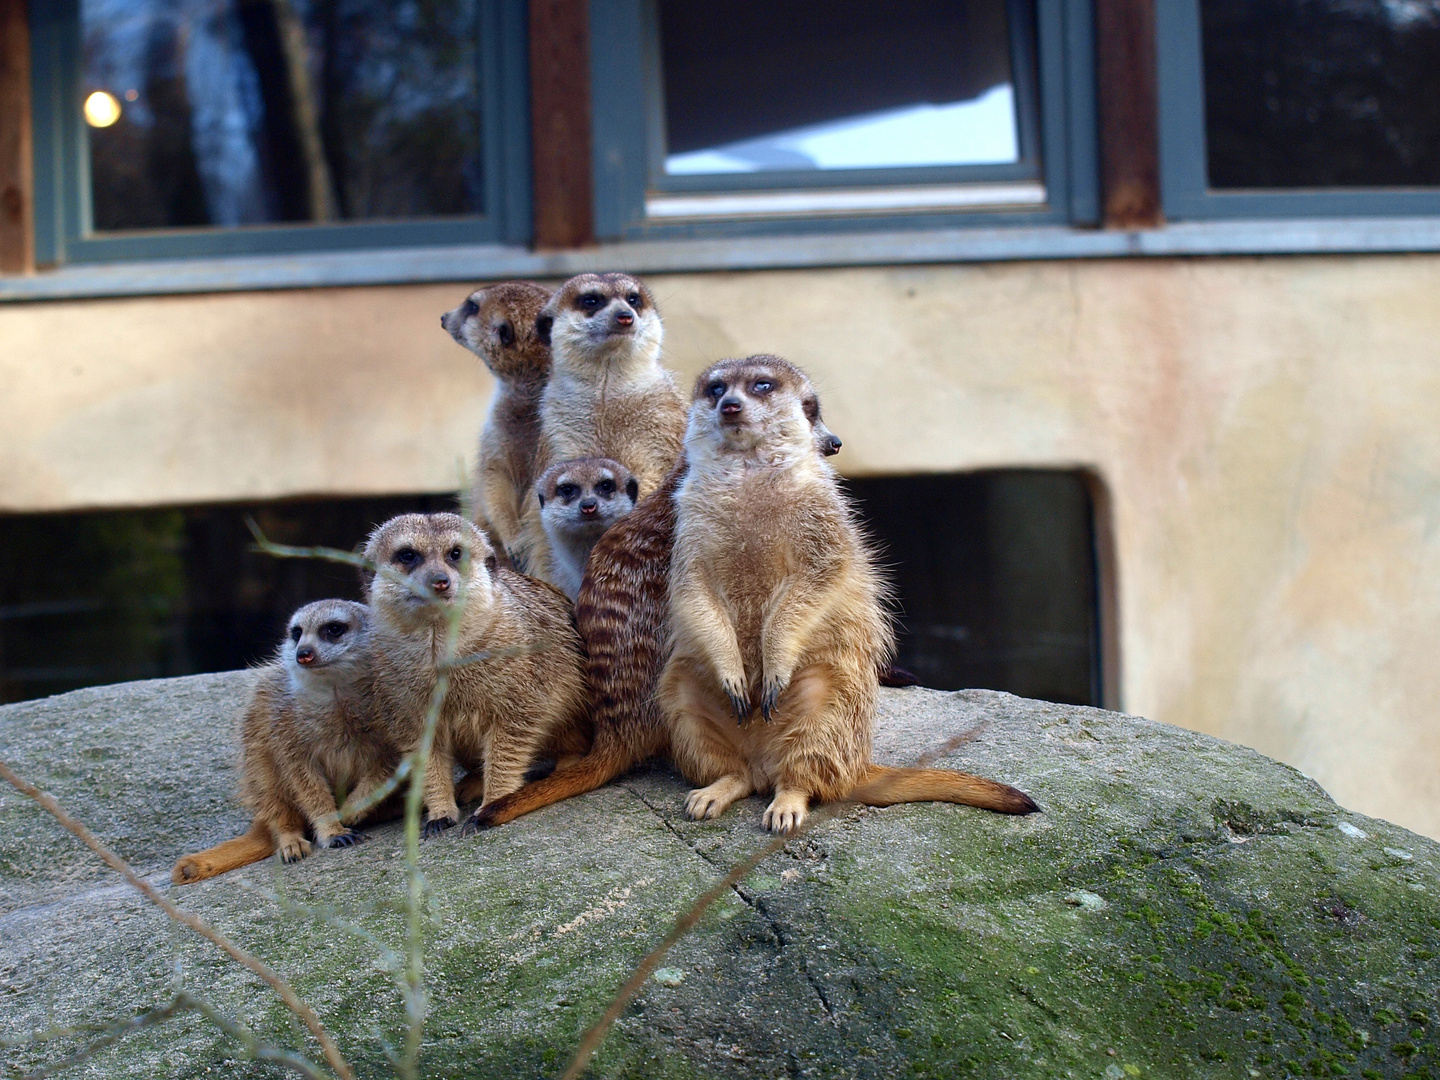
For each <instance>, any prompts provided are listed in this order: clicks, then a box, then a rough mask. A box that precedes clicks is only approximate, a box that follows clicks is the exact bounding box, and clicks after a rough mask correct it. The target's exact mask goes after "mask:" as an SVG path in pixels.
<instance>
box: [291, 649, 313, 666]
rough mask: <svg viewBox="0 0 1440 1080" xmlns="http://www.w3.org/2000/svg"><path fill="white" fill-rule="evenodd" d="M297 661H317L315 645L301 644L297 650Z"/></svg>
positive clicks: (302, 662)
mask: <svg viewBox="0 0 1440 1080" xmlns="http://www.w3.org/2000/svg"><path fill="white" fill-rule="evenodd" d="M295 662H296V663H297V664H313V663H314V662H315V647H314V646H313V645H301V646H300V648H298V649H296V650H295Z"/></svg>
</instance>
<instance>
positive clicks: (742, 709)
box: [670, 573, 753, 724]
mask: <svg viewBox="0 0 1440 1080" xmlns="http://www.w3.org/2000/svg"><path fill="white" fill-rule="evenodd" d="M670 610H671V612H672V617H673V618H674V620H675V622H676V623H678V624H679V625H678V626H677V627H676V635H675V636H676V638H677V639H685V640H686V646H687V651H688V652H690V653H691V654H692V655H696V656H703V657H704V658H705V660H706V661H708V662H709V664H710V667H711V669H712V670H713V671H714V672H715V678H716V679H717V680H718V681H719V683H720V691H721V693H723V694H724V695H725V697H726V698H727V699H728V700H729V702H730V708H731V710H732V711H733V712H734V714H735V720H736V722H737V723H740V724H743V723H745V721H746V720H747V719H748V718H749V716H750V713H751V712H752V710H753V706H752V705H751V703H750V687H749V685H748V682H747V680H746V678H745V658H744V657H743V656H742V655H741V652H740V641H739V639H738V638H737V637H736V635H735V624H734V623H733V622H732V621H731V619H730V615H729V613H728V612H726V611H725V608H724V606H723V605H722V604H721V602H720V597H718V596H717V595H716V594H715V591H714V590H713V589H712V588H711V587H710V585H709V583H708V582H706V581H704V580H702V579H701V578H700V576H699V575H698V574H694V573H691V574H689V575H687V576H686V577H685V578H683V579H681V581H679V582H678V583H677V584H676V586H675V591H674V593H673V595H672V597H671V601H670Z"/></svg>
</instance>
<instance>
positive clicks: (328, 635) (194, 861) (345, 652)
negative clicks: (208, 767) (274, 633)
mask: <svg viewBox="0 0 1440 1080" xmlns="http://www.w3.org/2000/svg"><path fill="white" fill-rule="evenodd" d="M372 658H373V632H372V625H371V618H370V610H369V609H368V608H367V607H366V606H365V605H364V604H357V603H354V602H353V601H350V600H318V601H316V602H315V603H313V604H306V605H305V606H304V607H302V608H300V610H298V611H297V612H295V614H294V615H292V616H291V617H290V623H289V629H288V631H287V633H286V637H285V640H284V641H283V642H282V643H281V645H280V648H279V650H278V654H277V656H276V657H275V659H274V660H272V661H271V662H270V663H268V664H266V665H265V666H264V667H263V668H261V669H260V680H259V682H258V683H257V684H256V686H255V690H254V693H253V694H252V696H251V699H250V704H249V706H248V708H247V709H246V710H245V715H244V718H243V720H242V721H241V730H240V739H241V745H242V747H243V758H242V765H241V778H240V799H241V802H242V803H243V804H244V805H245V807H246V808H247V809H249V810H250V811H251V812H252V813H253V814H254V822H253V823H252V824H251V826H250V831H249V832H248V833H246V834H245V835H244V836H241V837H237V838H236V839H234V840H227V841H225V843H223V844H219V845H217V846H216V847H213V848H209V849H208V850H206V851H201V852H197V853H196V854H194V855H186V856H185V857H184V858H182V859H181V860H180V861H179V862H177V863H176V864H175V868H174V870H173V871H172V872H171V880H173V881H174V882H175V883H176V884H177V885H183V884H188V883H190V882H195V881H203V880H204V879H205V878H208V877H214V876H215V875H216V874H223V873H225V872H226V871H228V870H234V869H236V868H237V867H240V866H246V865H248V864H250V863H253V862H258V861H259V860H260V859H263V858H265V857H266V856H267V855H269V854H270V853H271V852H273V851H276V850H277V849H278V850H279V852H280V857H281V858H282V859H283V860H284V861H285V862H287V863H288V862H295V861H297V860H299V859H302V858H304V857H305V856H306V855H308V854H309V853H310V850H311V842H310V841H309V840H307V839H306V837H305V832H306V829H307V828H308V829H309V830H310V831H311V832H312V833H313V834H314V837H315V845H316V846H318V847H345V846H348V845H350V844H354V843H357V842H359V841H361V840H363V839H365V834H364V833H359V832H355V831H354V830H352V829H349V828H347V827H346V826H344V825H343V824H341V822H340V814H339V806H338V804H339V803H342V802H344V801H345V798H346V796H347V794H350V795H354V796H357V797H360V798H364V797H365V795H366V794H367V793H368V792H370V791H373V790H374V789H375V788H376V787H377V786H379V785H380V784H381V783H383V782H384V781H385V780H386V779H387V778H388V777H389V776H390V774H391V773H393V772H394V771H395V768H396V766H397V765H399V763H400V755H399V751H398V749H397V747H396V746H395V743H394V741H393V740H392V739H391V738H390V736H389V732H388V729H387V726H386V724H385V722H384V717H383V715H381V714H380V713H379V712H377V701H376V698H375V694H374V687H373V684H372V683H371V682H370V671H371V664H372Z"/></svg>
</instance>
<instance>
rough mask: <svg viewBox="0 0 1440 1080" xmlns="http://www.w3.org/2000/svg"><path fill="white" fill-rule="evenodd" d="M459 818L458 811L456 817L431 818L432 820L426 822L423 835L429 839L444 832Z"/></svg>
mask: <svg viewBox="0 0 1440 1080" xmlns="http://www.w3.org/2000/svg"><path fill="white" fill-rule="evenodd" d="M459 820H460V815H459V814H458V813H457V814H455V816H454V817H438V818H431V819H430V820H428V821H427V822H425V828H424V830H423V831H422V832H421V836H422V837H424V838H425V839H426V840H429V839H430V838H431V837H432V836H439V835H440V834H441V833H443V832H444V831H445V830H446V829H448V828H450V826H452V825H454V824H455V823H456V822H457V821H459Z"/></svg>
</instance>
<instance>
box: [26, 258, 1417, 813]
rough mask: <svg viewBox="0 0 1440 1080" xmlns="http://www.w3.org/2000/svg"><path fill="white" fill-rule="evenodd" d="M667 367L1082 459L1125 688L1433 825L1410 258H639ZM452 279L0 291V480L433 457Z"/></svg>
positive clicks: (38, 503) (442, 440) (85, 483)
mask: <svg viewBox="0 0 1440 1080" xmlns="http://www.w3.org/2000/svg"><path fill="white" fill-rule="evenodd" d="M651 284H652V286H653V287H654V289H655V292H656V294H657V295H658V297H659V299H660V302H661V306H662V310H663V312H664V313H665V316H666V325H667V327H668V335H667V354H668V357H669V361H670V363H671V364H672V365H673V366H675V367H676V368H677V369H679V370H681V371H682V372H684V373H685V374H687V375H689V374H691V373H693V372H694V371H696V370H698V369H699V368H700V367H701V366H703V364H704V363H705V362H706V361H707V360H709V359H713V358H716V357H719V356H722V355H734V354H743V353H747V352H755V351H762V350H763V351H772V352H778V353H781V354H783V355H785V356H788V357H790V358H791V359H793V360H795V361H797V362H799V363H800V364H802V365H803V366H805V367H807V368H808V369H810V370H811V371H812V372H813V373H814V375H815V377H816V381H817V383H818V385H819V386H820V389H821V393H822V397H823V400H824V403H825V410H826V417H827V420H828V421H829V423H830V425H831V427H833V428H834V429H835V430H836V431H837V432H838V433H839V434H840V435H841V436H842V437H843V438H844V440H845V451H844V452H843V454H842V456H841V457H840V459H838V460H839V462H840V463H841V464H842V465H843V467H844V468H845V469H847V470H848V471H850V472H852V473H856V474H861V473H901V472H911V471H916V470H963V469H973V468H979V467H987V466H995V465H1046V466H1051V465H1063V466H1072V465H1084V466H1089V467H1091V468H1093V469H1094V470H1095V471H1096V472H1097V473H1098V474H1099V475H1100V476H1101V477H1102V478H1103V479H1104V481H1105V483H1106V484H1107V485H1108V488H1109V492H1110V495H1111V500H1112V507H1113V530H1114V539H1115V555H1116V563H1117V567H1118V575H1117V577H1118V581H1117V593H1118V606H1119V636H1120V643H1121V662H1122V678H1121V686H1122V694H1123V704H1124V707H1125V708H1127V709H1128V710H1130V711H1134V712H1138V713H1142V714H1144V715H1147V716H1151V717H1154V718H1156V719H1160V720H1166V721H1169V722H1171V723H1176V724H1183V725H1186V726H1189V727H1194V728H1198V729H1200V730H1203V731H1208V732H1212V733H1214V734H1217V735H1222V736H1224V737H1226V738H1230V739H1235V740H1237V741H1239V742H1243V743H1247V744H1249V745H1251V746H1255V747H1257V748H1259V749H1260V750H1262V751H1264V752H1266V753H1268V754H1271V755H1273V756H1275V757H1278V758H1280V759H1282V760H1284V761H1288V762H1290V763H1291V764H1294V765H1296V766H1298V767H1299V768H1301V769H1303V770H1304V771H1306V772H1307V773H1309V774H1311V775H1312V776H1314V777H1315V778H1316V779H1318V780H1319V781H1320V782H1321V783H1322V784H1324V785H1325V787H1326V788H1327V789H1329V790H1330V791H1331V792H1332V793H1333V794H1334V795H1335V796H1336V797H1337V798H1338V799H1339V800H1340V801H1341V802H1342V803H1345V804H1347V805H1349V806H1352V807H1354V808H1356V809H1358V810H1363V811H1366V812H1369V813H1373V814H1379V815H1381V816H1384V817H1388V818H1391V819H1392V820H1395V821H1398V822H1400V823H1402V824H1405V825H1408V826H1410V827H1411V828H1414V829H1417V830H1419V831H1421V832H1425V833H1428V834H1429V835H1431V836H1440V725H1437V711H1440V657H1437V656H1436V652H1437V644H1440V257H1432V256H1400V257H1388V256H1386V257H1379V256H1371V257H1362V258H1338V257H1336V258H1329V257H1327V258H1268V259H1208V260H1145V261H1139V260H1137V261H1118V262H1068V263H1030V264H1002V265H989V266H939V267H916V268H899V269H880V270H829V271H795V272H788V271H787V272H769V273H745V274H741V273H728V274H712V275H699V274H697V275H670V276H663V277H655V278H652V279H651ZM463 292H464V290H463V288H460V287H455V286H414V287H403V288H401V287H396V288H357V289H337V290H314V291H296V292H282V293H251V294H231V295H218V296H203V297H174V298H166V299H141V300H102V301H88V302H74V303H70V302H66V303H58V302H57V303H44V304H31V305H8V306H0V385H3V387H4V393H3V394H0V509H7V510H35V509H47V508H59V507H80V506H102V505H104V506H111V505H144V504H156V503H171V502H178V503H183V502H196V501H209V500H218V499H240V498H245V499H249V498H257V497H269V496H281V495H290V494H303V493H337V494H338V493H362V492H377V493H378V492H405V491H421V490H429V491H433V490H443V489H447V488H453V487H455V486H456V484H457V480H456V477H457V470H458V465H457V463H458V462H459V461H460V460H462V459H463V458H465V457H467V456H468V454H469V453H470V449H471V443H472V440H473V437H474V433H475V431H476V429H477V427H478V424H479V420H480V417H481V415H482V413H483V409H484V405H485V400H486V396H487V394H488V388H489V383H488V380H487V377H486V376H485V375H484V374H483V372H482V371H481V370H480V367H479V365H478V363H476V362H475V361H474V360H473V359H472V358H471V357H470V356H469V355H468V354H467V353H465V352H463V351H462V350H461V349H459V348H458V347H457V346H455V345H454V344H452V343H451V342H450V341H449V339H448V338H447V337H446V336H445V335H444V333H443V332H442V331H441V330H440V328H439V325H438V316H439V314H440V312H441V311H442V310H444V309H445V308H447V307H450V306H452V305H453V304H454V303H456V302H457V301H458V299H459V298H460V297H461V296H462V295H463Z"/></svg>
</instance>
